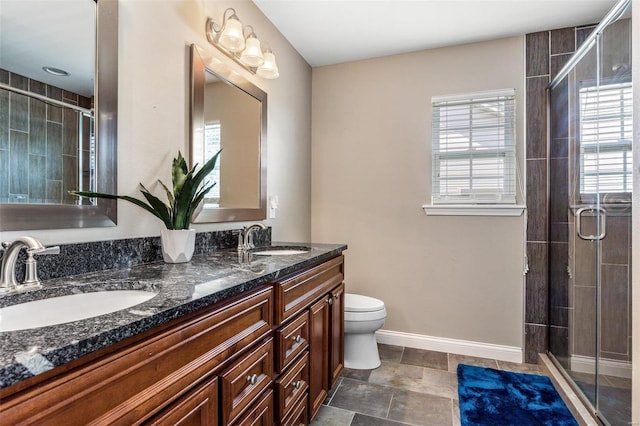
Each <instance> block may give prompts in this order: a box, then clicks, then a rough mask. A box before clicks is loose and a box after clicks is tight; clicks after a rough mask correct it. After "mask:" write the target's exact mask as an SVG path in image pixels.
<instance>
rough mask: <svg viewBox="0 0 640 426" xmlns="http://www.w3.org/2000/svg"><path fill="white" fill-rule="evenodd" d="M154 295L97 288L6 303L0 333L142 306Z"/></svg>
mask: <svg viewBox="0 0 640 426" xmlns="http://www.w3.org/2000/svg"><path fill="white" fill-rule="evenodd" d="M155 295H156V293H151V292H148V291H141V290H117V291H98V292H94V293H81V294H71V295H68V296H61V297H52V298H50V299H42V300H34V301H33V302H26V303H20V304H18V305H12V306H7V307H6V308H0V332H3V331H16V330H26V329H29V328H38V327H46V326H49V325H56V324H64V323H67V322H72V321H78V320H82V319H87V318H93V317H97V316H99V315H104V314H109V313H111V312H116V311H120V310H122V309H127V308H130V307H132V306H135V305H139V304H140V303H143V302H146V301H147V300H149V299H151V298H152V297H154V296H155Z"/></svg>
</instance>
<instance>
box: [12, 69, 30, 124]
mask: <svg viewBox="0 0 640 426" xmlns="http://www.w3.org/2000/svg"><path fill="white" fill-rule="evenodd" d="M12 75H13V74H12ZM9 104H10V105H11V108H10V109H9V128H10V129H11V130H20V131H23V132H28V131H29V98H28V97H26V96H24V95H19V94H17V93H10V94H9Z"/></svg>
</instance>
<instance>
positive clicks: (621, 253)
mask: <svg viewBox="0 0 640 426" xmlns="http://www.w3.org/2000/svg"><path fill="white" fill-rule="evenodd" d="M630 222H631V217H630V216H627V215H620V216H614V215H608V216H607V235H606V237H605V238H604V239H603V240H602V263H612V264H617V265H626V264H627V262H629V227H630V226H631V223H630Z"/></svg>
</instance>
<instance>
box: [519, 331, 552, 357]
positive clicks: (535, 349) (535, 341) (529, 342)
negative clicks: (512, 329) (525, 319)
mask: <svg viewBox="0 0 640 426" xmlns="http://www.w3.org/2000/svg"><path fill="white" fill-rule="evenodd" d="M548 331H549V327H548V326H546V325H540V324H525V325H524V333H525V348H524V362H526V363H529V364H537V363H538V354H539V353H541V352H545V351H546V350H547V349H548Z"/></svg>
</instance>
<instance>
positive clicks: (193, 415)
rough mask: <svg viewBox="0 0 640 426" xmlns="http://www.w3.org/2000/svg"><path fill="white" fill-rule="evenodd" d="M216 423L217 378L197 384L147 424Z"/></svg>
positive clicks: (148, 425)
mask: <svg viewBox="0 0 640 426" xmlns="http://www.w3.org/2000/svg"><path fill="white" fill-rule="evenodd" d="M194 424H197V425H202V426H205V425H206V426H216V425H217V424H218V379H217V378H214V379H213V380H209V381H208V382H207V383H205V384H203V385H200V386H198V387H197V388H196V389H194V390H192V391H191V392H189V393H188V394H187V395H185V396H183V397H182V398H180V399H179V400H178V401H176V402H174V403H173V404H172V405H170V406H169V408H166V409H165V410H163V411H162V412H161V413H160V414H158V415H157V416H155V417H154V418H153V419H151V420H150V421H149V422H146V423H145V425H147V426H161V425H174V426H182V425H185V426H187V425H194Z"/></svg>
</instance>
